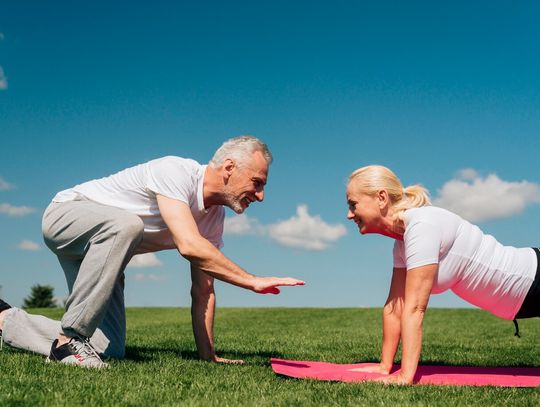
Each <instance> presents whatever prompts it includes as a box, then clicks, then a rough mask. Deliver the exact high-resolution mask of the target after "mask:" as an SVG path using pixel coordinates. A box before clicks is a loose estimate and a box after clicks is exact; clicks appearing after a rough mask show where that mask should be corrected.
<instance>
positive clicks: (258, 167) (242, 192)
mask: <svg viewBox="0 0 540 407" xmlns="http://www.w3.org/2000/svg"><path fill="white" fill-rule="evenodd" d="M267 178H268V163H267V162H266V159H265V158H264V156H263V154H262V153H261V152H260V151H255V152H254V153H253V154H252V156H251V158H250V159H249V160H248V161H247V162H246V163H243V164H241V165H240V167H238V166H237V165H235V166H234V168H233V170H232V172H231V175H230V177H229V179H228V182H227V184H226V185H225V205H226V206H228V207H229V208H231V209H232V210H233V211H235V212H236V213H239V214H240V213H243V212H244V211H245V210H246V209H247V208H248V206H249V205H250V204H251V203H252V202H255V201H259V202H262V200H263V199H264V187H265V185H266V180H267Z"/></svg>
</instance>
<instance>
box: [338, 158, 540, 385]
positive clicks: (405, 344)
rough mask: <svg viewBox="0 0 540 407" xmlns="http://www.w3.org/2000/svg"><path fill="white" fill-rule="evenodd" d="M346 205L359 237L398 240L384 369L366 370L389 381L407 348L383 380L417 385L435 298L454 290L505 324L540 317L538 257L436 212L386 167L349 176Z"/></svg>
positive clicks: (535, 251)
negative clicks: (424, 327)
mask: <svg viewBox="0 0 540 407" xmlns="http://www.w3.org/2000/svg"><path fill="white" fill-rule="evenodd" d="M347 202H348V205H349V211H348V215H347V217H348V219H350V220H352V221H354V222H355V223H356V224H357V225H358V229H359V231H360V233H361V234H366V233H378V234H381V235H384V236H388V237H391V238H393V239H395V244H394V270H393V274H392V283H391V285H390V292H389V295H388V299H387V301H386V304H385V306H384V310H383V344H382V352H381V362H380V363H379V364H377V365H375V366H372V367H369V368H367V369H366V368H364V369H362V370H364V371H366V370H368V371H371V372H378V373H382V374H388V373H389V372H390V369H391V368H392V364H393V361H394V356H395V354H396V351H397V348H398V345H399V342H400V340H401V345H402V360H401V370H400V372H399V374H397V375H392V376H387V377H385V378H384V379H382V380H383V381H384V382H386V383H398V384H409V383H412V382H413V378H414V375H415V372H416V368H417V366H418V360H419V358H420V350H421V346H422V320H423V318H424V314H425V312H426V308H427V305H428V300H429V296H430V295H431V294H432V293H433V294H438V293H441V292H443V291H446V290H448V289H451V290H452V291H454V293H456V294H457V295H458V296H460V297H461V298H463V299H464V300H466V301H468V302H469V303H471V304H474V305H476V306H478V307H480V308H483V309H485V310H486V311H489V312H491V313H493V314H495V315H496V316H498V317H500V318H503V319H508V320H514V321H515V319H516V318H529V317H537V316H540V272H539V271H538V270H539V264H540V251H539V250H538V249H536V248H535V249H532V248H515V247H510V246H503V245H501V244H500V243H499V242H497V240H495V239H494V238H493V237H492V236H489V235H485V234H484V233H482V231H481V230H480V229H479V228H478V227H477V226H475V225H472V224H471V223H469V222H467V221H466V220H464V219H462V218H461V217H459V216H458V215H456V214H454V213H452V212H449V211H447V210H445V209H442V208H437V207H435V206H431V204H430V201H429V197H428V194H427V191H426V190H425V189H424V188H422V187H421V186H419V185H414V186H410V187H407V188H403V186H402V184H401V182H400V181H399V179H398V178H397V177H396V175H395V174H394V173H393V172H392V171H390V170H389V169H388V168H386V167H382V166H377V165H371V166H367V167H364V168H360V169H358V170H356V171H354V172H353V173H352V174H351V176H350V177H349V182H348V185H347ZM516 326H517V325H516Z"/></svg>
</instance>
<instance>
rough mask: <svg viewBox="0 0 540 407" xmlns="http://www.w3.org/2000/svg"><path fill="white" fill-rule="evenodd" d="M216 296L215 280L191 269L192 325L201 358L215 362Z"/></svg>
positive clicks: (195, 269)
mask: <svg viewBox="0 0 540 407" xmlns="http://www.w3.org/2000/svg"><path fill="white" fill-rule="evenodd" d="M215 309H216V296H215V293H214V281H213V278H212V277H210V276H208V275H207V274H205V273H203V272H201V271H200V270H199V269H197V268H195V267H192V268H191V323H192V326H193V336H194V337H195V344H196V345H197V351H198V353H199V357H200V358H201V359H203V360H210V361H214V360H215V357H216V352H215V348H214V315H215Z"/></svg>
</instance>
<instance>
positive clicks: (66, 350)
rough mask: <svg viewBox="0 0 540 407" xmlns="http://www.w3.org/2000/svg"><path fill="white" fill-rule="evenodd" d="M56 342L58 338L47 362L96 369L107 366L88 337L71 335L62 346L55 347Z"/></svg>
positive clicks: (55, 341) (56, 340) (56, 341)
mask: <svg viewBox="0 0 540 407" xmlns="http://www.w3.org/2000/svg"><path fill="white" fill-rule="evenodd" d="M57 344H58V339H55V340H54V342H53V344H52V347H51V353H50V354H49V357H48V358H47V362H51V361H53V362H59V363H65V364H67V365H77V366H82V367H92V368H96V369H103V368H107V367H109V364H108V363H105V362H103V361H102V360H101V358H100V357H99V355H98V353H97V352H96V350H95V349H94V348H93V347H92V345H90V342H89V341H88V339H81V338H77V337H73V338H71V340H70V341H69V342H68V343H65V344H63V345H62V346H59V347H56V345H57Z"/></svg>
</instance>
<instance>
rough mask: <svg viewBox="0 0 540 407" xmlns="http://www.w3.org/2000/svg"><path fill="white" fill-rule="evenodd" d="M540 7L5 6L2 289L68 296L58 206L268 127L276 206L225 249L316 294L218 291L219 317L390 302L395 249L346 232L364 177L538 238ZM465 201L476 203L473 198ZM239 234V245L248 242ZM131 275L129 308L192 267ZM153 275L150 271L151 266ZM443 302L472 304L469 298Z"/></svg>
mask: <svg viewBox="0 0 540 407" xmlns="http://www.w3.org/2000/svg"><path fill="white" fill-rule="evenodd" d="M539 12H540V6H538V3H537V2H519V3H517V4H511V3H509V2H500V1H490V2H474V4H471V2H461V1H455V2H446V3H444V4H443V3H442V2H427V1H426V2H416V1H412V2H369V3H368V2H352V1H347V2H342V1H337V2H336V1H334V2H313V1H309V2H307V1H305V2H303V1H298V2H290V1H288V2H284V1H273V2H267V3H265V4H262V3H261V2H247V1H246V2H236V1H232V2H211V1H201V2H172V1H169V2H165V1H152V2H135V3H133V2H127V1H116V2H105V1H98V2H91V3H88V2H67V1H55V2H53V3H47V4H44V3H43V2H38V1H25V0H21V1H16V2H15V1H11V2H2V4H1V5H0V137H1V138H0V140H1V144H0V230H1V231H2V233H1V234H0V259H1V260H2V261H1V262H0V285H1V286H2V295H3V297H4V298H5V299H6V300H7V301H9V302H11V303H13V304H15V305H19V304H21V303H22V299H23V298H24V297H25V296H26V295H27V294H28V292H29V290H30V286H31V285H32V284H35V283H40V284H51V285H53V286H54V287H55V292H56V295H57V296H58V297H63V296H65V294H66V287H65V282H64V278H63V273H62V271H61V269H60V267H59V265H58V264H57V261H56V259H55V257H54V256H53V255H52V253H50V252H49V251H48V250H47V249H46V248H45V246H44V244H43V243H42V239H41V232H40V229H41V227H40V225H41V215H42V212H43V210H44V209H45V207H46V206H47V204H48V203H49V201H50V200H51V198H52V197H53V196H54V194H55V193H56V192H57V191H59V190H62V189H65V188H68V187H71V186H73V185H75V184H77V183H80V182H82V181H86V180H89V179H93V178H97V177H102V176H105V175H109V174H111V173H114V172H116V171H118V170H121V169H123V168H125V167H127V166H131V165H135V164H138V163H141V162H144V161H147V160H150V159H153V158H157V157H160V156H163V155H179V156H184V157H190V158H194V159H196V160H198V161H199V162H201V163H204V162H207V161H208V160H209V159H210V158H211V156H212V154H213V152H214V150H215V149H216V148H217V147H219V145H220V144H221V142H222V141H224V140H225V139H228V138H230V137H233V136H236V135H241V134H253V135H255V136H258V137H260V138H261V139H263V140H264V141H266V142H267V143H268V145H269V146H270V148H271V150H272V152H273V154H274V156H275V161H274V164H273V165H272V167H271V170H270V176H269V183H268V187H267V193H266V199H265V201H264V203H262V204H258V205H254V206H253V207H251V208H250V209H249V210H248V212H247V216H248V217H247V218H233V217H234V215H233V214H232V213H231V212H230V211H228V212H227V214H228V216H229V217H231V219H234V220H232V223H229V222H231V219H228V231H229V233H228V234H227V235H226V236H225V248H224V252H225V253H226V254H227V255H228V256H229V257H231V258H232V259H233V260H235V261H236V262H238V263H239V264H240V265H241V266H243V267H244V268H246V269H247V270H248V271H250V272H252V273H255V274H259V275H282V276H284V275H290V276H295V277H298V278H302V279H305V280H306V282H307V285H306V286H305V287H299V288H289V289H284V290H283V292H282V294H281V295H279V296H277V297H275V296H259V295H256V294H253V293H251V292H248V291H243V290H241V289H238V288H235V287H230V286H226V285H225V284H221V283H220V284H218V285H217V295H218V305H221V306H310V307H311V306H322V307H341V306H351V307H357V306H381V305H382V304H383V303H384V300H385V298H386V295H387V290H388V283H389V279H390V274H391V267H392V259H391V248H392V244H393V242H392V241H391V240H390V239H388V238H383V237H379V236H360V235H359V234H358V233H357V232H356V230H355V227H354V225H353V224H348V222H347V220H346V211H347V207H346V204H345V192H344V191H345V181H346V178H347V176H348V174H349V173H350V172H352V171H353V170H354V169H356V168H358V167H360V166H364V165H366V164H372V163H378V164H383V165H387V166H389V167H390V168H392V169H393V170H394V171H395V172H396V173H397V174H398V175H399V176H400V178H401V179H402V181H403V183H404V184H406V185H408V184H411V183H422V184H423V185H425V186H426V187H427V188H428V189H429V190H430V192H431V194H432V196H433V198H434V199H435V201H436V202H437V203H438V204H440V205H441V206H445V207H448V208H450V209H453V210H455V211H457V212H459V213H462V214H463V215H464V216H466V217H467V218H469V219H471V220H473V221H475V222H477V223H479V225H480V226H481V228H482V229H483V230H484V231H485V232H487V233H490V234H493V235H494V236H496V237H497V238H498V239H499V240H500V241H501V242H502V243H504V244H508V245H514V246H532V245H538V244H539V241H540V238H539V234H538V230H540V205H539V204H540V171H539V170H538V154H539V151H540V148H539V147H540V141H539V140H540V137H539V136H540V135H539V130H540V114H539V113H540V76H539V75H538V72H540V41H539V38H540V27H539V26H538V23H537V22H538V18H539V17H540V15H539V14H540V13H539ZM464 197H467V198H468V199H466V200H465V199H464ZM233 232H236V233H233ZM145 260H146V261H142V262H141V263H142V264H140V265H143V266H144V265H145V264H146V267H130V268H129V269H128V271H127V279H128V283H127V288H126V302H127V304H128V305H131V306H154V305H166V306H173V305H174V306H177V305H181V306H186V305H188V304H189V302H190V299H189V268H188V263H187V262H186V261H185V260H183V259H182V258H180V257H179V255H178V254H177V253H176V252H174V251H169V252H161V253H158V254H157V257H156V258H155V259H152V258H151V259H145ZM152 264H154V265H153V266H152ZM431 303H432V305H434V306H453V307H454V306H464V305H465V304H464V303H463V302H462V301H461V300H459V299H457V297H455V296H454V295H453V294H443V295H439V296H434V297H433V298H432V302H431Z"/></svg>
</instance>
